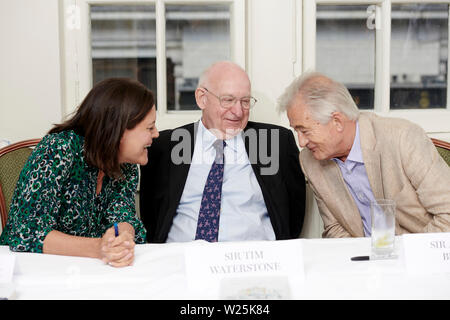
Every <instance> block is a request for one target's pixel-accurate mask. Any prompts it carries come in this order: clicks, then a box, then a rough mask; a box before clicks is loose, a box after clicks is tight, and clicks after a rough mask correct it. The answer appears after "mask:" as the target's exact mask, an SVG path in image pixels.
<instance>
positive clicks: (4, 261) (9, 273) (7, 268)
mask: <svg viewBox="0 0 450 320" xmlns="http://www.w3.org/2000/svg"><path fill="white" fill-rule="evenodd" d="M15 261H16V256H15V255H13V254H0V283H10V282H12V278H13V273H14V264H15Z"/></svg>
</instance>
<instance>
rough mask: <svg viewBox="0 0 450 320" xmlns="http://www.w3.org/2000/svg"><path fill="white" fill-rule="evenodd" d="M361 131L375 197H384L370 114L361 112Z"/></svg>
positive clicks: (362, 145) (368, 175)
mask: <svg viewBox="0 0 450 320" xmlns="http://www.w3.org/2000/svg"><path fill="white" fill-rule="evenodd" d="M358 122H359V132H360V136H361V150H362V154H363V160H364V166H365V168H366V172H367V177H368V178H369V183H370V187H371V188H372V193H373V195H374V197H375V199H383V198H384V191H383V180H382V178H381V160H380V153H379V152H378V150H377V149H376V139H375V135H374V132H373V128H372V124H371V122H370V118H369V116H367V115H365V114H363V113H362V114H361V116H360V119H359V121H358Z"/></svg>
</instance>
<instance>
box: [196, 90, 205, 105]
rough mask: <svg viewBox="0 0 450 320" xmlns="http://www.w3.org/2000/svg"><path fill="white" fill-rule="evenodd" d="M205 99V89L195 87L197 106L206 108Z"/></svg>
mask: <svg viewBox="0 0 450 320" xmlns="http://www.w3.org/2000/svg"><path fill="white" fill-rule="evenodd" d="M206 99H207V97H206V90H205V89H203V88H197V89H196V90H195V102H197V106H198V107H199V108H200V109H202V110H203V109H205V108H206Z"/></svg>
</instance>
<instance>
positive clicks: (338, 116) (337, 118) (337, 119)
mask: <svg viewBox="0 0 450 320" xmlns="http://www.w3.org/2000/svg"><path fill="white" fill-rule="evenodd" d="M346 119H347V118H346V117H345V116H344V115H343V114H342V113H340V112H338V111H335V112H333V113H332V114H331V121H333V124H334V125H335V127H336V130H337V131H338V132H342V131H344V128H345V120H346Z"/></svg>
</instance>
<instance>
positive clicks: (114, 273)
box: [0, 237, 450, 300]
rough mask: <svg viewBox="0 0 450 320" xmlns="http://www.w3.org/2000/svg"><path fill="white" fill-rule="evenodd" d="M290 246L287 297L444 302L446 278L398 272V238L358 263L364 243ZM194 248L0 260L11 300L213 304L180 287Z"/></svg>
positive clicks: (448, 287)
mask: <svg viewBox="0 0 450 320" xmlns="http://www.w3.org/2000/svg"><path fill="white" fill-rule="evenodd" d="M294 241H300V242H301V243H302V247H303V259H304V270H305V281H304V282H302V283H299V284H298V285H295V287H292V288H291V296H292V298H293V299H450V274H427V275H415V276H412V275H408V274H407V273H406V269H405V265H404V259H403V250H402V238H401V237H396V251H397V253H398V254H399V258H398V259H396V260H376V261H360V262H354V261H351V260H350V258H351V257H353V256H360V255H368V254H369V252H370V238H346V239H299V240H294ZM196 243H197V244H198V242H191V243H171V244H145V245H137V246H136V249H135V262H134V265H133V266H131V267H126V268H113V267H111V266H108V265H105V264H104V263H103V262H101V261H100V260H97V259H90V258H79V257H66V256H56V255H48V254H34V253H11V252H10V251H9V249H8V247H6V246H0V257H1V255H2V254H14V255H15V256H16V263H15V271H14V276H13V285H14V287H15V296H14V297H15V298H16V299H187V300H190V299H218V298H220V297H219V296H218V294H217V292H200V293H199V292H196V293H195V294H194V293H193V292H192V291H190V290H189V288H188V283H187V278H186V272H185V259H184V252H185V248H187V247H188V246H192V245H196ZM216 245H217V244H216ZM219 245H220V244H219ZM205 259H206V258H205Z"/></svg>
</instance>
